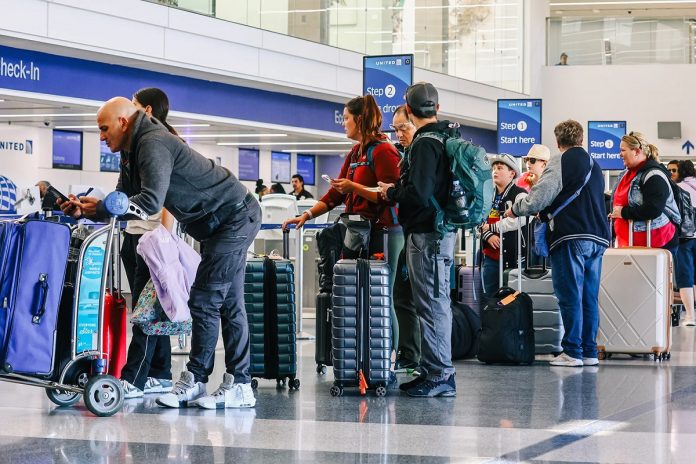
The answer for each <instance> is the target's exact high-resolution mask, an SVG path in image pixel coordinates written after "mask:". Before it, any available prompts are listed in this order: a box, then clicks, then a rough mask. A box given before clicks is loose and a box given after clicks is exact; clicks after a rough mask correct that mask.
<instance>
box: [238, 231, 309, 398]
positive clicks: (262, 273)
mask: <svg viewBox="0 0 696 464" xmlns="http://www.w3.org/2000/svg"><path fill="white" fill-rule="evenodd" d="M288 241H289V238H288V231H287V230H286V231H284V233H283V259H271V258H269V257H263V258H252V259H249V260H247V263H246V272H245V276H244V304H245V307H246V313H247V319H248V323H249V343H250V358H251V365H250V367H249V374H250V375H251V376H252V377H260V378H264V379H275V380H276V382H277V384H278V385H285V382H286V379H287V380H288V386H289V387H290V388H294V389H298V388H299V387H300V380H299V379H297V378H296V375H297V342H296V316H295V272H294V267H293V265H292V263H291V262H290V260H289V259H288ZM251 386H252V388H256V387H257V386H258V381H257V380H256V379H252V381H251Z"/></svg>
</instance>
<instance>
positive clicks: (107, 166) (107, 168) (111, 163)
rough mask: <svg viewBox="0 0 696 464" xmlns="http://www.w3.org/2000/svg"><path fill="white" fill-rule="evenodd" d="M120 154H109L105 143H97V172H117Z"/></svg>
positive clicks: (109, 151)
mask: <svg viewBox="0 0 696 464" xmlns="http://www.w3.org/2000/svg"><path fill="white" fill-rule="evenodd" d="M120 164H121V153H111V150H110V149H109V147H107V146H106V142H104V141H101V142H99V170H100V171H101V172H119V171H120Z"/></svg>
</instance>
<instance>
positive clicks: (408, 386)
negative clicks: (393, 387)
mask: <svg viewBox="0 0 696 464" xmlns="http://www.w3.org/2000/svg"><path fill="white" fill-rule="evenodd" d="M423 382H425V377H418V378H416V379H413V380H411V381H410V382H406V383H402V384H401V385H399V390H402V391H408V390H410V389H411V388H413V387H417V386H418V385H420V384H422V383H423Z"/></svg>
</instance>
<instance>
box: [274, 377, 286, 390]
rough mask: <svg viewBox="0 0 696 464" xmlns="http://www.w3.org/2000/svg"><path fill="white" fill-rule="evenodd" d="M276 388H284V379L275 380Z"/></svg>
mask: <svg viewBox="0 0 696 464" xmlns="http://www.w3.org/2000/svg"><path fill="white" fill-rule="evenodd" d="M276 387H278V388H285V379H284V378H282V379H276Z"/></svg>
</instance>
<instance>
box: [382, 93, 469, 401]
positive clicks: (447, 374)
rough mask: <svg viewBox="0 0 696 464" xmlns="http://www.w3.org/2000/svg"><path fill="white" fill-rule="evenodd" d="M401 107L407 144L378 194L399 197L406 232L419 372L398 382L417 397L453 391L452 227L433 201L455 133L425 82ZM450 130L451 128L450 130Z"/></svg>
mask: <svg viewBox="0 0 696 464" xmlns="http://www.w3.org/2000/svg"><path fill="white" fill-rule="evenodd" d="M406 104H407V112H408V115H409V118H410V120H411V122H412V123H413V124H414V125H415V127H416V133H415V136H414V139H413V142H412V144H411V145H410V147H409V148H408V151H407V154H406V162H405V163H404V166H402V173H401V178H400V179H399V181H398V182H397V184H396V185H394V184H383V183H380V184H379V185H380V188H381V191H382V195H383V196H384V197H385V198H386V199H388V200H391V201H395V202H398V203H399V223H400V224H401V225H402V227H403V230H404V235H405V236H406V264H407V268H408V273H409V276H410V279H411V285H412V291H413V301H414V304H415V306H416V310H417V312H418V317H419V319H420V328H421V359H420V366H419V372H420V374H421V375H420V376H419V377H418V378H417V379H415V380H412V381H410V382H407V383H405V384H402V385H400V386H399V388H401V389H402V390H404V391H406V393H407V394H408V395H409V396H412V397H420V398H432V397H445V396H449V397H451V396H455V395H456V385H455V381H454V374H455V370H454V366H453V365H452V348H451V333H452V309H451V307H450V266H451V265H452V262H453V259H454V257H453V253H454V240H455V234H454V232H444V233H442V234H441V233H440V232H439V231H438V228H437V227H436V216H437V213H438V209H439V207H436V206H434V202H437V204H439V205H443V206H444V205H446V204H447V201H448V196H449V193H450V192H449V187H450V182H447V181H443V180H444V179H450V164H449V160H448V156H447V153H446V151H445V146H444V144H443V141H442V137H443V135H445V136H455V137H458V133H456V129H453V128H452V124H450V122H449V121H438V119H437V111H438V109H439V106H440V105H439V104H438V93H437V90H436V89H435V87H434V86H433V85H432V84H430V83H427V82H418V83H416V84H413V85H412V86H410V87H409V88H408V90H407V91H406ZM453 131H454V133H453Z"/></svg>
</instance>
